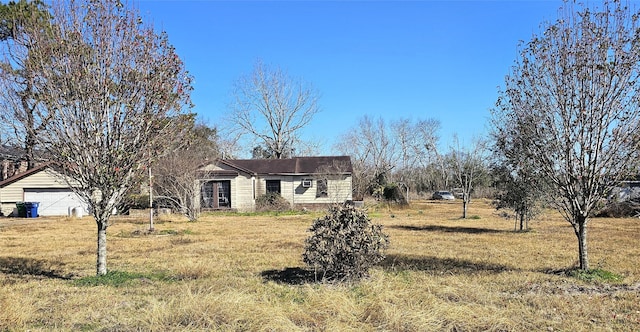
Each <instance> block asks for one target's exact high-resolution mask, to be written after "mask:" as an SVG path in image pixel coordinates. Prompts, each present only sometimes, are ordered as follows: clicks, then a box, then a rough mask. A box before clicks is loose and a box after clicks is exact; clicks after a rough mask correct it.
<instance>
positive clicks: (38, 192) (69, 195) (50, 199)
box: [24, 188, 87, 216]
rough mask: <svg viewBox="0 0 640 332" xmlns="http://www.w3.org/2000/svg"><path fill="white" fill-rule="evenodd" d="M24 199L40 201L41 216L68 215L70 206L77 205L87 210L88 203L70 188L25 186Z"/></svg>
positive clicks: (39, 211) (39, 210) (74, 206)
mask: <svg viewBox="0 0 640 332" xmlns="http://www.w3.org/2000/svg"><path fill="white" fill-rule="evenodd" d="M24 201H25V202H39V203H40V205H39V206H38V215H41V216H66V215H68V214H69V208H76V207H83V210H84V211H87V209H86V204H84V203H83V202H82V200H81V199H80V197H78V195H76V194H75V193H74V192H73V191H71V190H70V189H68V188H47V189H35V188H25V189H24Z"/></svg>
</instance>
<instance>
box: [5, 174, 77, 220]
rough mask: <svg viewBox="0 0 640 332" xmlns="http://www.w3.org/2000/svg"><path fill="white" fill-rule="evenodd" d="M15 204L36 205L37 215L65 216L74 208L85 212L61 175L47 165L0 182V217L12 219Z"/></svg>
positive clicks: (14, 213) (14, 214)
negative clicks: (0, 215) (0, 214)
mask: <svg viewBox="0 0 640 332" xmlns="http://www.w3.org/2000/svg"><path fill="white" fill-rule="evenodd" d="M17 202H38V203H39V206H38V215H41V216H66V215H68V214H69V209H70V208H72V209H73V208H78V207H81V208H82V209H83V210H84V211H87V204H86V203H84V202H83V201H82V200H81V199H80V197H78V195H76V194H75V193H74V192H73V191H72V190H71V188H69V185H68V184H67V183H66V182H65V181H64V179H63V175H62V174H61V173H59V172H58V171H56V170H55V167H53V165H52V164H51V163H45V164H42V165H39V166H37V167H35V168H32V169H30V170H27V171H25V172H22V173H18V174H16V175H14V176H12V177H9V178H7V179H5V180H3V181H0V212H2V215H4V216H9V215H13V216H16V215H17V210H16V203H17Z"/></svg>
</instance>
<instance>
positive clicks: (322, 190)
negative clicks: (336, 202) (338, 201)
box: [316, 179, 329, 197]
mask: <svg viewBox="0 0 640 332" xmlns="http://www.w3.org/2000/svg"><path fill="white" fill-rule="evenodd" d="M317 184H318V185H317V186H316V197H327V196H329V193H328V190H327V188H328V185H327V179H318V181H317Z"/></svg>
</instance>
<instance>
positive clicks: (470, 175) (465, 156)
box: [449, 137, 487, 219]
mask: <svg viewBox="0 0 640 332" xmlns="http://www.w3.org/2000/svg"><path fill="white" fill-rule="evenodd" d="M485 149H486V141H485V140H484V139H481V138H478V139H475V140H474V141H473V143H472V144H471V145H470V146H467V147H463V146H461V145H460V141H459V140H458V138H457V137H454V140H453V144H452V145H451V147H450V152H449V165H450V167H451V173H452V174H453V178H454V179H455V181H456V183H457V184H458V186H460V189H462V218H463V219H464V218H467V208H468V207H469V203H470V202H471V193H472V192H473V189H474V187H475V186H476V185H477V183H478V182H479V181H480V180H481V179H482V177H483V176H484V175H486V170H487V165H486V164H485V162H484V158H483V157H484V152H485Z"/></svg>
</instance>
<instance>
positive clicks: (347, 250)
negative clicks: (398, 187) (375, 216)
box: [302, 206, 389, 281]
mask: <svg viewBox="0 0 640 332" xmlns="http://www.w3.org/2000/svg"><path fill="white" fill-rule="evenodd" d="M309 232H311V233H312V235H311V236H310V237H309V238H307V239H306V241H305V251H304V254H303V256H302V258H303V260H304V262H305V264H307V265H309V266H310V267H311V268H313V270H314V271H315V273H316V280H317V279H318V274H320V279H321V280H323V281H325V280H337V281H340V280H345V281H346V280H358V279H361V278H363V277H366V276H367V275H368V273H369V268H370V267H372V266H373V265H375V264H377V263H379V262H381V261H382V260H383V259H384V257H385V256H384V254H383V250H384V249H386V248H387V247H388V245H389V236H388V235H386V234H384V233H383V232H382V225H376V224H372V223H371V219H369V217H368V216H367V213H366V211H365V210H363V209H359V208H356V207H353V206H333V207H331V208H330V209H329V213H328V215H326V216H325V217H323V218H318V219H317V220H316V221H315V222H314V223H313V225H312V226H311V228H310V229H309Z"/></svg>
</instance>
